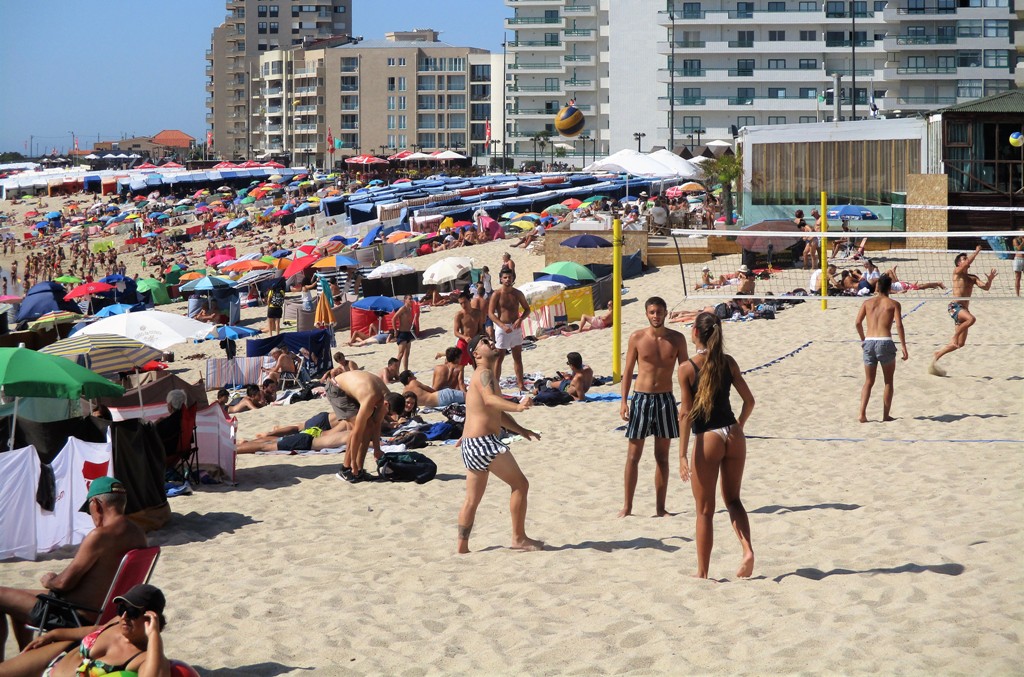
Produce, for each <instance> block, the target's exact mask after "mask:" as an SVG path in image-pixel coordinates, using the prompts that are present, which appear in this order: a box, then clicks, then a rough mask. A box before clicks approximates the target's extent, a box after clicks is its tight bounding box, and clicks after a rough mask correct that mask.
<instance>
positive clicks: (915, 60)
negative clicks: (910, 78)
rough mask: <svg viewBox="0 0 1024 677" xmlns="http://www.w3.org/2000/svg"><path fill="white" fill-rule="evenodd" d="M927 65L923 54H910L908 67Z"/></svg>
mask: <svg viewBox="0 0 1024 677" xmlns="http://www.w3.org/2000/svg"><path fill="white" fill-rule="evenodd" d="M924 67H925V60H924V57H923V56H908V57H907V68H914V69H920V68H924Z"/></svg>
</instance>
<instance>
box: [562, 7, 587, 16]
mask: <svg viewBox="0 0 1024 677" xmlns="http://www.w3.org/2000/svg"><path fill="white" fill-rule="evenodd" d="M593 9H594V6H593V5H566V6H565V7H563V8H562V11H563V12H564V13H566V14H573V13H581V12H590V11H591V10H593Z"/></svg>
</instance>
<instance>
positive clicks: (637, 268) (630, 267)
mask: <svg viewBox="0 0 1024 677" xmlns="http://www.w3.org/2000/svg"><path fill="white" fill-rule="evenodd" d="M641 254H642V252H641V251H640V250H639V249H637V250H636V251H635V252H633V253H632V254H629V255H628V256H627V255H624V256H623V257H622V279H623V280H630V279H632V278H634V277H640V276H641V275H643V273H644V261H643V258H642V257H641ZM585 267H586V269H587V270H589V271H590V272H591V273H593V274H594V277H595V278H597V279H598V280H602V279H603V278H606V277H609V276H610V275H611V274H612V264H610V263H588V264H587V265H586V266H585ZM595 300H596V295H595ZM596 305H598V306H599V305H600V304H596Z"/></svg>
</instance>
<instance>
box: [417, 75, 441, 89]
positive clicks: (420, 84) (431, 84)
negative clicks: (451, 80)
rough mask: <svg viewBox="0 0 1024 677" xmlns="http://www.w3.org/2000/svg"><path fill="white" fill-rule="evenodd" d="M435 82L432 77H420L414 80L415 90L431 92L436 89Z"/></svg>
mask: <svg viewBox="0 0 1024 677" xmlns="http://www.w3.org/2000/svg"><path fill="white" fill-rule="evenodd" d="M435 82H436V79H435V78H434V76H433V75H420V76H419V77H417V78H416V89H418V90H420V91H421V92H432V91H434V90H435V89H436V88H437V86H436V84H435Z"/></svg>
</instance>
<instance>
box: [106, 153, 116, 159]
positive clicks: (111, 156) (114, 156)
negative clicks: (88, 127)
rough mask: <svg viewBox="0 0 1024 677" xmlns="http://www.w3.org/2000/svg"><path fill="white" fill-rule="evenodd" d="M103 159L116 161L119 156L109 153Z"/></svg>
mask: <svg viewBox="0 0 1024 677" xmlns="http://www.w3.org/2000/svg"><path fill="white" fill-rule="evenodd" d="M103 159H104V160H116V159H117V156H116V155H114V154H113V153H107V154H106V155H104V156H103Z"/></svg>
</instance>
